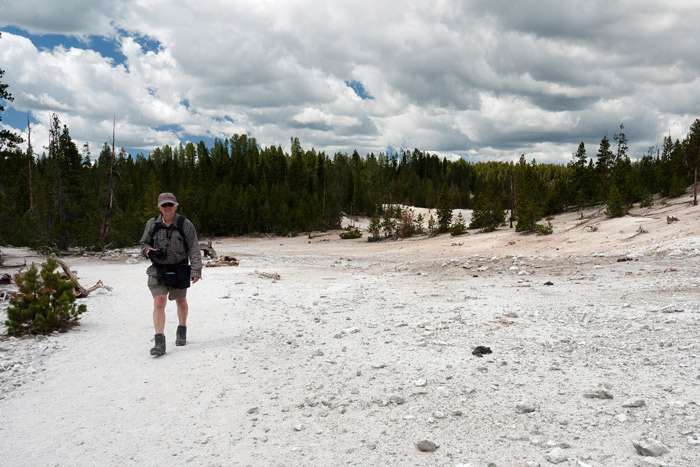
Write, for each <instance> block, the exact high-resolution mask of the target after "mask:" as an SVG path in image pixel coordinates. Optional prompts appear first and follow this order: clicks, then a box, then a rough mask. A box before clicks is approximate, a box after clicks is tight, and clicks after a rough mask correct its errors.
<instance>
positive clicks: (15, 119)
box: [1, 102, 39, 131]
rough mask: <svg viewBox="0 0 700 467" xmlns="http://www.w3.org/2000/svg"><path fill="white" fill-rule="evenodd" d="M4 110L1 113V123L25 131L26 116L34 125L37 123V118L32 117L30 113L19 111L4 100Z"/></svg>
mask: <svg viewBox="0 0 700 467" xmlns="http://www.w3.org/2000/svg"><path fill="white" fill-rule="evenodd" d="M3 105H4V107H5V111H4V112H3V113H2V115H1V117H2V123H4V124H6V125H8V126H11V127H12V128H16V129H17V130H18V131H25V130H26V129H27V117H29V123H30V124H32V125H35V124H37V123H39V120H37V119H36V118H34V117H33V116H32V115H31V114H28V113H27V112H19V111H18V110H15V109H14V108H13V107H12V103H11V102H4V104H3Z"/></svg>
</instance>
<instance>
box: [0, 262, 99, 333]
mask: <svg viewBox="0 0 700 467" xmlns="http://www.w3.org/2000/svg"><path fill="white" fill-rule="evenodd" d="M56 268H58V262H57V261H56V260H55V259H54V258H51V257H49V258H47V260H46V262H45V263H44V264H43V265H42V267H41V272H39V270H38V269H37V268H36V266H35V265H33V264H32V266H31V267H30V268H29V269H28V270H27V272H25V273H24V274H21V273H20V274H16V275H15V283H16V284H17V287H18V288H19V292H18V293H17V294H16V295H14V296H13V297H12V298H11V299H10V306H9V307H8V308H7V321H5V325H6V326H7V332H8V334H14V335H17V334H27V333H31V334H48V333H51V332H53V331H58V330H66V329H67V328H69V327H70V326H72V325H74V324H76V323H77V322H78V320H79V319H80V315H81V314H83V313H85V312H86V311H87V307H86V306H85V305H79V306H78V305H76V304H75V292H74V289H75V283H73V282H72V281H67V280H64V279H62V278H61V275H60V274H58V273H57V272H56Z"/></svg>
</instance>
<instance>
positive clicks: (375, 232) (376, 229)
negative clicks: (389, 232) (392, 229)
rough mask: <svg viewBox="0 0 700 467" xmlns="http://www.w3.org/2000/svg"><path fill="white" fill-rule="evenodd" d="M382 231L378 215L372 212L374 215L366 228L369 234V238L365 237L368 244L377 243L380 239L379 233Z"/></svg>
mask: <svg viewBox="0 0 700 467" xmlns="http://www.w3.org/2000/svg"><path fill="white" fill-rule="evenodd" d="M381 229H382V223H381V221H380V220H379V213H378V212H377V211H374V215H373V216H372V219H371V220H370V221H369V225H368V226H367V232H368V233H369V234H370V236H369V237H367V241H368V242H378V241H379V240H381V239H382V237H381V236H380V231H381Z"/></svg>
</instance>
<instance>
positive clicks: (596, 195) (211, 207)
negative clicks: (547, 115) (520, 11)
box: [0, 73, 700, 249]
mask: <svg viewBox="0 0 700 467" xmlns="http://www.w3.org/2000/svg"><path fill="white" fill-rule="evenodd" d="M1 76H2V74H1V73H0V77H1ZM0 99H5V100H9V99H11V96H10V95H9V94H8V93H7V90H6V87H0ZM1 110H3V109H0V111H1ZM30 136H31V133H30ZM18 143H19V138H18V137H17V136H16V135H13V134H11V133H3V134H0V219H1V221H0V244H3V245H16V246H24V245H27V246H32V247H42V246H49V247H57V248H60V249H65V248H68V247H73V246H80V247H87V248H94V249H102V248H105V247H107V246H111V247H123V246H131V245H135V244H136V243H137V242H138V240H139V239H140V237H141V234H142V233H143V229H144V225H145V223H146V220H147V219H148V218H149V217H153V216H154V215H155V214H157V213H158V211H157V208H156V199H157V197H158V194H159V193H161V192H164V191H170V192H173V193H175V194H176V196H177V198H178V202H179V204H180V207H179V209H178V212H179V213H181V214H183V215H185V216H187V217H188V218H189V219H191V220H192V222H193V223H194V225H195V226H196V227H197V229H198V232H199V234H200V236H202V237H207V236H222V235H234V236H235V235H254V234H264V233H272V234H276V235H287V234H290V233H291V234H296V233H300V232H306V231H313V230H326V229H330V228H338V227H340V221H341V216H342V213H347V214H355V215H369V216H371V215H373V214H374V213H375V212H377V211H380V210H381V207H382V206H383V205H385V204H405V205H410V206H420V207H428V208H442V209H446V208H449V209H452V208H464V209H473V210H474V215H473V221H472V224H471V225H470V227H471V228H481V229H484V230H492V228H495V227H497V226H498V225H502V224H503V223H505V221H506V217H505V212H506V211H507V212H510V210H511V209H512V210H513V218H514V220H515V223H516V229H517V230H519V231H530V230H533V229H534V228H535V226H536V223H537V222H538V221H540V220H541V219H542V218H543V217H544V216H547V215H552V214H556V213H558V212H562V211H563V210H565V209H571V208H575V207H579V206H588V205H594V204H599V203H607V212H608V215H610V216H621V215H624V214H625V213H626V212H627V210H628V209H629V208H630V207H631V206H632V204H633V203H650V202H651V198H652V195H653V194H657V193H660V194H662V195H664V196H672V197H673V196H680V195H681V194H683V193H684V192H685V190H686V189H687V187H688V186H689V185H691V184H693V182H694V181H695V174H696V169H697V166H698V159H699V155H700V120H696V121H695V122H694V123H693V125H692V126H691V128H690V131H689V133H688V136H687V137H686V138H685V139H684V140H683V141H679V140H676V141H672V140H671V138H670V137H666V138H664V141H663V145H662V146H661V147H659V148H658V149H657V148H650V149H649V151H648V153H647V154H645V155H643V156H641V157H634V158H632V157H630V155H629V154H628V151H629V150H628V142H627V138H626V136H625V134H624V127H623V126H622V125H621V126H620V131H619V133H618V134H616V135H615V136H614V137H613V139H612V140H609V139H608V138H607V137H603V138H602V140H601V142H600V146H599V147H598V148H595V151H594V153H593V154H588V148H586V147H585V145H584V143H580V144H579V146H578V149H577V150H576V152H575V153H573V154H572V159H571V161H570V162H569V163H568V164H567V165H557V164H541V163H537V162H536V161H534V160H532V161H527V160H526V157H525V156H524V155H523V156H521V157H520V160H519V161H518V162H495V161H492V162H478V163H471V162H467V161H465V160H463V159H459V160H457V161H449V160H447V159H445V158H440V157H439V156H437V155H435V154H430V153H428V152H424V151H421V150H419V149H414V150H407V151H403V152H401V153H398V154H391V155H389V154H385V153H380V154H377V155H375V154H367V155H363V156H361V155H360V154H358V152H357V151H354V152H353V153H352V154H345V153H336V154H332V155H329V154H326V153H325V152H322V151H320V152H319V151H316V150H315V149H313V148H312V149H308V150H305V149H304V148H302V145H301V143H300V141H299V139H298V138H291V139H290V143H291V144H290V148H289V151H288V152H287V151H285V150H284V149H283V148H282V147H281V146H270V147H262V146H261V145H259V144H258V143H257V141H256V139H255V138H253V137H250V136H247V135H232V136H231V137H229V138H225V139H217V140H215V141H214V144H213V146H212V147H207V145H206V144H205V143H204V142H199V144H193V143H187V144H185V145H182V144H180V145H178V146H176V147H170V146H163V147H158V148H155V150H154V151H153V152H152V153H151V154H149V155H147V156H145V155H136V156H132V155H129V154H127V153H125V152H124V150H123V149H122V150H118V149H117V150H116V151H115V148H114V146H113V145H110V144H108V143H105V144H104V146H103V147H102V148H101V150H100V151H99V154H97V155H95V156H93V155H92V154H91V152H90V148H89V147H87V146H83V147H82V149H81V150H79V149H78V147H77V145H76V144H75V143H74V141H73V140H72V138H71V136H70V132H69V129H68V127H67V126H65V125H62V124H61V122H60V121H59V118H58V116H56V115H54V116H53V117H52V122H51V130H50V141H49V142H48V144H47V145H46V146H44V147H43V151H42V152H41V154H38V153H35V151H34V150H33V147H32V143H34V142H33V141H28V143H29V145H28V148H27V150H26V151H23V150H20V149H19V147H18Z"/></svg>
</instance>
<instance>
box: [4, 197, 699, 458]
mask: <svg viewBox="0 0 700 467" xmlns="http://www.w3.org/2000/svg"><path fill="white" fill-rule="evenodd" d="M690 201H691V200H690V198H688V197H687V196H686V197H684V198H679V199H672V200H667V202H665V203H662V202H661V201H660V200H656V202H655V204H654V206H652V207H651V208H646V209H640V208H636V209H634V210H633V211H632V212H631V215H629V216H626V217H624V218H620V219H607V218H606V217H605V216H604V214H603V212H602V210H601V209H590V210H586V211H584V212H583V213H569V214H564V215H560V216H556V217H555V218H554V219H552V220H551V222H552V225H553V227H554V233H553V234H552V235H549V236H535V235H523V234H519V233H515V231H514V229H509V228H507V227H502V228H500V229H499V230H497V231H496V232H493V233H487V234H484V233H478V232H476V231H470V232H469V234H468V235H464V236H460V237H451V236H449V235H444V236H439V237H436V238H428V237H425V236H424V237H414V238H410V239H406V240H403V241H393V240H385V241H382V242H378V243H369V242H367V240H366V238H367V235H368V234H367V233H366V232H365V233H364V236H363V238H361V239H357V240H341V239H340V238H339V236H338V232H327V233H315V234H313V235H311V236H308V235H304V236H299V237H296V238H255V239H251V238H219V239H214V242H213V246H214V248H215V249H216V251H217V253H218V254H221V255H223V254H226V255H230V256H234V257H236V258H238V259H239V260H240V265H239V266H236V267H207V268H205V269H204V278H203V280H202V281H200V282H199V283H197V284H195V285H193V286H192V288H191V289H190V291H189V295H188V296H189V302H190V316H189V320H188V343H187V345H186V346H184V347H175V345H174V341H175V328H176V326H177V319H176V314H175V307H174V303H172V302H171V303H169V304H168V308H167V311H166V313H167V317H168V322H167V324H166V337H167V353H166V354H165V355H164V356H163V357H160V358H154V357H151V356H150V355H149V349H150V347H151V346H152V345H153V343H152V338H153V326H152V314H151V311H152V299H151V296H150V293H149V291H148V288H147V287H146V274H145V271H146V267H147V262H146V261H145V260H142V259H138V260H136V259H134V258H133V257H130V256H129V254H134V255H136V252H135V251H127V252H121V254H119V252H112V253H111V254H110V255H109V256H107V257H105V258H102V259H100V258H95V257H66V258H64V260H65V261H66V262H67V263H68V264H69V265H70V266H71V268H72V269H73V270H75V271H77V274H78V277H79V280H80V283H81V284H82V285H83V286H90V285H92V284H94V283H95V282H97V281H98V280H102V281H103V282H104V283H105V284H106V285H108V286H111V287H112V290H111V291H107V290H103V289H100V290H97V291H95V292H93V293H92V294H91V295H90V296H89V297H88V298H86V299H82V300H81V302H82V303H85V304H86V305H87V307H88V312H87V313H86V314H84V315H83V317H82V319H81V324H80V326H78V327H76V328H74V329H73V330H71V331H69V332H67V333H64V334H60V335H59V334H55V335H51V336H48V337H45V338H26V339H15V338H8V337H0V464H2V465H7V466H94V465H101V466H129V465H139V466H141V465H146V466H149V465H152V466H186V465H192V466H200V465H202V466H247V465H251V466H339V465H358V466H360V465H361V466H460V465H461V466H480V467H481V466H498V467H503V466H536V465H542V466H546V465H554V464H558V465H563V466H666V465H673V466H683V467H696V466H698V465H700V407H699V404H700V359H699V358H698V356H699V355H700V339H699V337H700V302H699V300H698V298H699V292H700V264H699V262H700V222H699V221H700V206H697V207H693V206H692V204H691V202H690ZM667 217H675V218H677V221H673V222H670V223H669V222H668V221H667ZM360 225H361V226H364V225H366V220H364V224H363V222H360ZM2 250H3V253H4V255H5V265H6V266H7V265H12V264H19V263H21V262H23V261H24V258H25V257H26V258H28V261H30V262H31V261H32V260H34V261H41V260H42V258H40V257H38V256H37V255H36V253H35V252H32V251H29V250H25V249H17V248H10V247H6V248H3V249H2ZM16 270H17V268H15V269H13V268H7V267H5V268H3V269H0V272H16ZM275 274H278V275H279V279H275V278H273V277H274V275H275ZM0 287H5V288H7V287H8V286H0ZM6 307H7V301H4V302H2V304H0V317H2V321H4V316H5V313H4V311H5V309H6ZM0 328H2V329H1V330H2V331H4V327H2V326H0ZM477 346H484V347H489V348H490V350H491V351H492V353H490V354H484V355H483V357H478V356H476V355H473V353H472V351H473V350H474V349H475V348H476V347H477ZM422 441H429V443H426V442H422ZM421 442H422V443H421ZM431 443H434V444H431ZM635 445H636V446H637V447H635ZM435 447H437V448H436V449H434V450H429V451H428V452H424V451H422V450H421V449H432V448H435ZM645 447H646V448H645ZM419 448H421V449H419ZM645 449H648V451H647V450H645ZM643 454H645V455H643Z"/></svg>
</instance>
